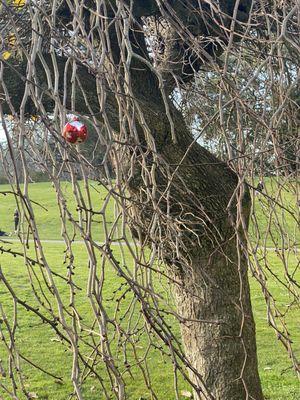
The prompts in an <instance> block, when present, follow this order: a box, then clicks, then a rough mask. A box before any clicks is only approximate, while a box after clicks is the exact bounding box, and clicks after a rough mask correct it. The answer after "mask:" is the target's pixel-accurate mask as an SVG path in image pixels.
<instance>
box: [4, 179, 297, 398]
mask: <svg viewBox="0 0 300 400" xmlns="http://www.w3.org/2000/svg"><path fill="white" fill-rule="evenodd" d="M7 190H10V188H9V187H8V186H5V185H2V186H0V191H1V192H4V191H7ZM62 190H63V193H64V196H65V199H66V201H67V204H68V207H69V208H70V210H71V212H72V215H73V216H74V218H75V219H78V211H77V210H76V204H75V202H74V197H73V194H72V190H71V185H70V184H69V183H62ZM271 190H272V187H271V183H270V188H269V191H271ZM0 196H1V195H0ZM30 196H31V198H32V200H34V201H36V202H38V203H40V204H42V205H43V207H45V208H46V209H47V210H45V209H44V208H41V207H40V206H38V205H35V206H34V210H35V213H36V220H37V224H38V229H39V233H40V236H41V237H42V238H43V239H60V238H61V234H60V230H61V227H60V220H59V217H58V207H57V204H56V200H55V191H54V189H53V188H52V187H51V186H50V184H49V183H39V184H31V185H30ZM106 196H107V193H106V192H105V191H104V190H103V189H101V188H99V187H98V186H96V185H95V186H94V188H91V197H92V203H93V208H94V209H96V210H97V211H100V210H101V208H102V204H103V201H104V199H106ZM285 200H286V202H285V204H286V205H287V206H290V207H292V204H293V203H294V202H295V198H294V195H293V194H292V192H287V194H286V198H285ZM255 201H256V203H255V207H257V209H256V214H257V218H258V219H257V220H258V224H259V227H260V229H261V231H262V232H263V231H264V230H265V228H266V226H267V218H268V215H267V214H268V213H267V212H264V209H263V207H265V205H263V206H262V205H261V202H262V200H261V199H259V198H256V199H255ZM259 207H261V208H259ZM14 209H15V200H14V197H13V196H12V195H10V194H9V195H6V196H1V197H0V216H1V225H0V228H1V229H2V230H4V231H7V232H10V231H11V230H12V224H13V221H12V216H13V211H14ZM283 217H284V221H285V224H286V225H285V226H286V231H287V235H289V237H292V236H295V235H294V221H293V219H292V218H290V216H289V214H288V213H287V214H284V216H283ZM104 218H105V220H106V221H108V222H109V223H110V224H111V223H112V222H113V221H114V219H115V215H114V210H113V204H112V202H109V204H108V206H107V207H106V209H105V210H104ZM94 220H95V221H94V227H93V235H94V237H95V238H96V239H97V240H103V238H104V235H103V226H102V220H103V217H101V216H100V215H96V216H95V218H94ZM68 229H69V231H70V233H71V232H72V229H73V228H72V226H71V224H69V225H68ZM272 230H273V231H274V233H273V237H275V236H274V235H277V233H276V225H274V226H273V227H272ZM76 238H78V239H79V236H77V237H76ZM267 243H268V244H269V245H271V246H272V240H269V239H267ZM29 246H30V249H29V250H28V251H29V254H31V255H33V254H34V249H33V248H32V244H29ZM5 247H6V248H8V247H7V245H6V246H5ZM10 247H12V248H13V249H19V250H20V249H21V248H20V246H19V245H18V244H16V243H14V244H12V245H11V246H10ZM43 248H44V251H45V253H46V256H47V260H48V263H49V265H50V266H51V268H52V269H53V271H55V272H57V273H60V274H61V275H63V276H66V274H67V264H64V262H63V261H64V255H65V253H64V247H63V245H62V244H60V243H44V245H43ZM73 251H74V255H75V270H74V275H73V279H74V281H75V282H76V283H77V284H78V285H79V286H80V287H81V288H82V290H78V291H77V294H76V308H77V309H78V311H79V313H80V315H81V316H82V318H83V320H82V321H83V323H86V324H87V325H88V324H90V323H91V318H92V311H91V306H90V303H89V301H88V299H87V297H86V287H87V281H88V274H89V268H88V264H87V255H86V250H85V247H84V245H83V244H79V243H77V244H76V245H74V246H73ZM114 254H115V256H116V257H117V258H118V259H119V258H120V253H119V250H118V248H117V247H115V248H114ZM125 259H126V263H127V264H128V265H130V264H131V263H132V259H131V257H130V256H129V255H128V253H126V254H125ZM98 261H99V265H100V259H99V260H98ZM268 263H269V265H270V266H271V267H272V270H273V271H275V272H276V273H277V274H278V276H279V277H280V278H283V275H284V274H283V271H282V268H283V267H282V265H281V262H280V260H279V258H278V257H277V255H276V253H275V252H273V251H270V252H268ZM296 265H297V260H296V257H295V256H292V255H291V256H290V258H289V260H288V268H289V270H290V272H292V271H293V270H294V269H295V268H296ZM0 266H1V268H2V270H3V272H4V275H5V277H6V278H7V279H8V280H9V282H10V284H11V286H12V287H13V289H14V291H15V293H16V294H17V295H18V296H19V297H20V298H21V299H22V300H25V301H27V303H28V304H33V305H34V304H37V302H36V300H35V298H34V294H33V291H32V287H31V286H30V284H29V279H28V271H27V269H26V267H25V266H24V263H23V259H22V258H21V257H16V258H15V257H13V256H12V255H9V254H1V253H0ZM36 268H37V269H38V267H36ZM55 282H56V285H57V287H58V289H59V292H60V294H61V297H62V299H63V300H64V302H65V304H69V300H68V299H69V290H70V288H69V286H68V285H66V283H65V282H64V281H62V280H61V279H59V278H55ZM122 283H124V281H123V280H122V278H120V277H119V276H118V274H117V273H116V271H115V270H114V269H113V268H112V266H109V265H107V266H106V267H105V283H104V287H103V302H104V306H105V309H106V311H107V313H108V315H112V314H113V312H114V310H115V305H116V301H115V300H116V296H117V297H118V296H120V295H121V294H122V293H124V290H125V288H126V286H122V287H120V285H121V284H122ZM155 284H156V290H157V291H158V292H159V291H163V290H164V287H162V286H160V285H162V284H163V282H162V283H160V282H158V281H156V282H155ZM250 284H251V293H252V303H253V309H254V315H255V320H256V325H257V346H258V354H259V369H260V375H261V379H262V384H263V388H264V393H265V396H266V399H270V400H282V399H285V400H298V399H299V393H300V385H299V382H298V381H297V379H296V377H295V374H294V373H293V371H292V370H291V369H289V366H290V362H289V360H288V357H287V354H286V351H285V350H284V349H283V347H282V345H281V344H280V343H279V342H278V340H277V339H276V336H275V334H274V332H273V331H272V330H271V329H270V328H269V327H268V324H267V317H266V306H265V303H264V300H263V298H262V293H261V289H260V288H259V286H258V283H257V282H256V281H255V280H254V279H253V278H250ZM268 285H269V289H270V291H271V292H272V293H273V295H274V297H275V298H276V300H277V306H278V307H279V308H280V309H281V310H283V311H284V310H286V308H287V304H289V303H290V299H289V297H288V296H287V292H286V290H285V289H284V288H283V287H282V286H280V285H279V284H278V282H277V281H276V280H275V279H274V278H273V277H272V276H271V275H270V274H269V276H268ZM43 288H44V289H45V286H43ZM120 288H121V289H120ZM119 289H120V290H119ZM114 291H117V292H116V295H114ZM48 296H49V295H48ZM113 297H114V299H113V300H112V298H113ZM131 299H132V294H129V295H128V296H127V297H126V300H123V301H122V305H121V307H120V312H119V314H118V315H119V316H120V315H121V314H122V312H123V311H124V309H125V308H126V307H127V306H128V305H129V304H130V300H131ZM0 303H1V305H2V307H3V309H4V311H5V312H6V313H7V317H8V319H9V320H10V321H11V319H12V315H13V311H12V310H13V302H12V297H11V296H10V295H9V294H8V293H7V290H6V289H5V286H4V284H3V282H1V281H0ZM53 304H54V302H53ZM53 307H55V304H54V305H53ZM68 309H69V310H71V309H70V307H68ZM138 315H139V312H138V307H137V309H136V311H135V313H134V317H133V318H134V320H137V319H138ZM299 317H300V312H299V309H296V308H295V307H291V308H289V312H288V313H287V315H286V321H287V323H288V326H289V329H290V334H291V337H292V338H293V340H294V343H295V348H296V350H297V355H298V357H300V348H299V342H300V330H299ZM170 322H171V324H172V326H173V330H174V332H175V333H176V335H178V337H179V327H178V324H177V322H176V321H175V320H170ZM122 323H123V324H125V323H126V321H123V322H122ZM0 327H2V329H3V330H4V332H5V328H4V327H3V323H2V324H1V323H0ZM111 334H112V332H111ZM56 339H57V338H56V335H55V333H54V332H53V330H51V329H50V328H49V326H47V325H46V324H42V323H41V322H40V320H39V319H38V318H37V317H35V316H33V314H32V313H30V312H27V311H25V310H24V309H23V308H22V307H21V306H19V307H18V329H17V334H16V345H17V347H18V349H19V351H20V352H21V354H23V355H24V356H25V357H28V358H30V359H31V360H32V361H33V362H36V363H37V364H38V365H39V366H40V367H42V368H44V369H45V370H47V371H50V372H51V373H52V374H54V375H56V376H61V377H63V384H61V383H60V382H59V381H57V380H56V379H54V378H50V377H49V376H48V375H46V374H45V373H43V372H41V371H37V370H35V369H33V368H32V367H30V365H28V364H27V363H26V362H25V361H21V365H22V368H23V371H24V382H25V385H26V387H27V389H28V390H29V391H30V392H34V393H36V394H37V395H38V398H39V399H44V400H46V399H48V400H66V399H68V396H69V394H70V393H72V391H73V388H72V384H71V383H70V374H71V366H72V355H71V352H70V351H69V350H68V349H66V347H65V346H64V345H62V344H60V343H59V342H57V341H56ZM112 348H113V351H114V354H115V357H116V359H117V360H118V361H117V362H118V365H120V366H121V368H122V362H123V361H122V358H120V352H119V351H118V347H117V345H116V343H115V342H114V341H113V343H112ZM146 348H147V339H146V337H145V336H143V337H142V338H141V339H140V341H139V342H138V355H139V357H141V356H142V355H143V353H144V352H145V351H146ZM128 351H129V359H131V358H132V354H131V353H130V350H128ZM0 359H2V364H3V366H4V367H6V366H7V355H6V352H5V349H4V344H3V342H2V343H1V342H0ZM148 368H149V371H150V375H151V377H152V382H153V386H154V388H155V392H156V393H157V394H158V398H159V400H160V399H164V400H174V399H175V396H174V390H173V381H172V380H173V366H172V364H171V363H170V360H169V359H168V358H163V357H162V356H161V354H160V353H159V352H158V351H155V350H154V349H152V350H151V351H150V354H149V356H148ZM98 371H99V372H100V373H101V374H102V376H103V377H104V376H106V374H105V372H104V370H103V365H102V364H99V366H98ZM133 371H134V372H135V375H134V378H132V377H131V376H130V375H129V374H128V373H125V375H124V377H125V380H126V385H127V392H128V398H129V400H138V399H139V398H140V397H143V398H144V399H146V400H149V399H150V398H151V397H150V394H149V391H148V390H147V388H146V389H145V385H144V384H143V381H142V377H141V373H140V371H139V370H137V368H133ZM4 381H5V380H4ZM2 382H3V380H2ZM0 384H1V375H0ZM181 389H188V388H187V385H186V384H185V383H184V382H182V380H181V381H180V390H181ZM83 391H84V397H85V399H87V400H96V399H97V400H98V399H101V398H104V396H103V395H102V396H101V389H99V388H98V387H97V385H96V384H95V382H94V380H93V379H92V378H89V379H88V380H87V381H86V383H85V384H84V386H83ZM99 393H100V396H99ZM9 398H10V397H8V396H7V395H6V394H4V393H3V391H1V386H0V399H1V400H8V399H9ZM20 399H22V397H20Z"/></svg>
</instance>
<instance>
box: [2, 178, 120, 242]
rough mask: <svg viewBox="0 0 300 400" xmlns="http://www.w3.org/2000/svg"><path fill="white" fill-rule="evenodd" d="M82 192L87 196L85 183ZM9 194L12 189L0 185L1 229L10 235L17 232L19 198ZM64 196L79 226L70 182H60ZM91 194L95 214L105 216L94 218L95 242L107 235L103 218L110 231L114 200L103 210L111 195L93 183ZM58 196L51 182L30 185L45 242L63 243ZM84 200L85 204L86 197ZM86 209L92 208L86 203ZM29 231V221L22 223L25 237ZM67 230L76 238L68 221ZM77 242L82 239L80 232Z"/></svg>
mask: <svg viewBox="0 0 300 400" xmlns="http://www.w3.org/2000/svg"><path fill="white" fill-rule="evenodd" d="M80 188H81V189H82V192H83V193H84V190H83V184H82V183H81V184H80ZM10 191H11V188H10V186H9V185H0V215H1V222H0V229H1V230H2V231H4V232H7V233H11V232H13V230H14V222H13V213H14V210H15V209H16V198H15V196H14V195H13V194H11V193H7V192H10ZM61 192H62V195H63V197H64V200H65V201H66V206H67V207H68V209H69V210H70V212H71V216H72V218H73V219H74V220H75V221H77V222H78V221H79V216H80V212H79V211H78V208H77V203H76V201H75V199H74V195H73V192H72V186H71V184H70V183H69V182H61ZM5 193H7V194H5ZM90 194H91V202H92V208H93V210H94V211H96V212H100V211H103V216H102V215H99V214H95V215H94V216H93V235H94V238H95V240H103V238H104V233H103V224H102V223H103V220H104V218H105V222H106V225H107V226H108V228H110V227H111V225H112V223H113V222H114V221H115V211H114V204H113V200H112V199H109V201H108V204H107V206H106V207H105V208H104V210H103V204H104V202H105V200H106V199H107V196H109V194H108V192H107V191H105V190H104V189H103V187H102V186H99V185H98V184H97V183H94V182H93V183H91V186H90ZM56 196H57V194H56V191H55V189H54V187H52V185H51V183H49V182H43V183H32V184H30V185H29V197H30V200H31V201H32V206H33V211H34V214H35V219H36V223H37V229H38V233H39V235H40V237H41V238H42V239H47V240H54V239H61V228H62V227H61V220H60V214H59V207H58V204H57V198H56ZM83 197H84V200H85V202H86V200H87V199H86V195H85V194H83ZM86 207H87V208H89V205H88V203H87V202H86ZM81 215H83V218H84V214H83V213H81ZM116 215H117V214H116ZM27 227H28V223H27V221H26V220H23V222H22V221H21V224H20V228H21V231H22V232H24V233H26V232H27ZM67 228H68V233H69V234H70V235H71V236H73V234H74V228H73V225H72V224H71V223H70V222H69V221H67ZM75 239H80V235H79V234H78V232H77V235H76V237H75Z"/></svg>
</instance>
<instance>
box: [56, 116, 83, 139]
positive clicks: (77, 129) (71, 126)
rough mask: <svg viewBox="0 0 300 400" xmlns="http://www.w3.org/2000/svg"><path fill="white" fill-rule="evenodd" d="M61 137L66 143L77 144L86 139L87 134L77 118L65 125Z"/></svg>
mask: <svg viewBox="0 0 300 400" xmlns="http://www.w3.org/2000/svg"><path fill="white" fill-rule="evenodd" d="M62 135H63V137H64V138H65V140H66V141H67V142H69V143H72V144H79V143H82V142H84V141H85V140H86V139H87V136H88V133H87V128H86V126H85V125H84V124H83V123H82V122H80V121H79V119H78V118H74V120H73V121H71V122H68V123H67V124H66V125H65V127H64V130H63V134H62Z"/></svg>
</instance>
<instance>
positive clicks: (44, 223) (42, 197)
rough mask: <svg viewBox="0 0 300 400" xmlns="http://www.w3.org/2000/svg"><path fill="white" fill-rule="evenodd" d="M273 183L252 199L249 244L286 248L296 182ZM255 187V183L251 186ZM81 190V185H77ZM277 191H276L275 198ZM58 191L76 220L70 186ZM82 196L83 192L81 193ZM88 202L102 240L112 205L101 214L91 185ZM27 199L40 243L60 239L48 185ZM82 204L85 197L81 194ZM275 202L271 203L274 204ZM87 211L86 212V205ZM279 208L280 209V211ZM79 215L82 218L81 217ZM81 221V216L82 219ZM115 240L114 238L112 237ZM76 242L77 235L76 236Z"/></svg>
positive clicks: (0, 189) (11, 203)
mask: <svg viewBox="0 0 300 400" xmlns="http://www.w3.org/2000/svg"><path fill="white" fill-rule="evenodd" d="M276 182H277V181H276V179H275V178H273V179H270V178H269V179H266V188H265V190H264V193H265V194H267V197H266V196H263V195H258V196H254V199H255V201H254V204H253V216H252V218H251V223H250V230H249V232H250V235H251V237H252V241H253V243H256V242H258V243H259V244H260V245H264V244H266V245H267V246H269V247H276V246H278V247H287V246H288V245H289V246H293V245H295V244H298V245H299V243H300V231H299V222H298V221H299V207H298V206H297V200H296V195H295V188H296V182H288V183H286V184H285V185H284V186H281V185H279V186H278V184H277V183H276ZM254 185H255V183H254ZM80 187H81V189H83V185H82V184H81V185H80ZM278 187H280V191H279V195H278ZM10 190H11V188H10V186H8V185H0V216H1V220H0V229H1V230H3V231H5V232H8V233H10V232H12V231H13V213H14V210H15V208H16V200H15V197H14V196H13V195H12V194H7V195H6V196H4V195H3V194H2V195H1V193H5V192H7V191H10ZM61 191H62V194H63V196H64V199H65V200H66V205H67V207H68V209H69V210H70V211H71V214H72V217H73V219H74V220H75V221H78V220H79V214H80V213H79V212H78V209H77V204H76V202H75V200H74V195H73V193H72V186H71V184H70V183H68V182H61ZM83 192H84V190H83ZM90 194H91V202H92V207H93V209H94V211H96V212H100V211H103V216H101V215H99V214H95V215H94V216H93V229H92V232H93V237H94V239H96V240H103V239H104V229H103V220H104V218H105V222H106V226H107V227H108V229H110V228H111V227H112V224H113V222H114V221H115V220H116V216H117V213H116V212H115V210H114V204H113V203H114V202H113V200H112V198H109V201H108V204H107V206H106V207H105V208H104V210H102V207H103V203H104V201H105V200H106V199H107V196H109V195H108V193H107V191H106V190H105V189H103V187H102V186H99V185H98V184H97V183H95V182H92V183H91V186H90ZM29 197H30V199H31V200H32V201H33V202H36V203H38V204H40V205H41V206H43V207H41V206H39V205H37V204H35V203H33V210H34V212H35V217H36V221H37V227H38V232H39V235H40V237H41V238H42V239H50V240H51V239H61V222H60V217H59V208H58V205H57V200H56V192H55V190H54V188H53V187H52V186H51V184H50V183H49V182H45V183H32V184H30V185H29ZM83 197H84V198H85V201H86V196H85V194H83ZM274 200H275V201H274ZM86 205H87V208H89V206H88V204H87V203H86ZM280 205H283V206H284V208H282V207H281V206H280ZM82 215H83V214H82ZM83 218H84V215H83ZM27 226H28V224H27V222H26V221H24V223H23V224H21V228H22V231H23V232H25V233H26V232H27ZM67 227H68V232H69V234H70V235H71V236H72V235H73V233H74V228H73V226H72V224H71V223H70V222H69V221H68V222H67ZM115 236H116V235H115ZM75 238H76V239H80V235H79V234H78V232H77V234H76V237H75Z"/></svg>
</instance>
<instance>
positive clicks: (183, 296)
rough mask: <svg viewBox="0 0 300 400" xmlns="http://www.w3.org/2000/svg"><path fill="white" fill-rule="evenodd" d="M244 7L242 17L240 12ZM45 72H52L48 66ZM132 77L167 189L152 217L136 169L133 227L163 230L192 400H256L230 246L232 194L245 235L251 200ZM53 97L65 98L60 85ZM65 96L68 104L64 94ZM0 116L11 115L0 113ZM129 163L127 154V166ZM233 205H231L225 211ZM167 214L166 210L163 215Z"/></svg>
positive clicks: (136, 73) (243, 288)
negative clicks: (157, 223)
mask: <svg viewBox="0 0 300 400" xmlns="http://www.w3.org/2000/svg"><path fill="white" fill-rule="evenodd" d="M146 3H147V2H145V5H144V6H143V7H138V6H136V13H137V17H139V16H142V15H147V13H149V15H151V12H155V13H157V12H158V10H159V6H161V3H162V2H159V1H157V2H156V3H155V2H153V1H151V2H149V7H150V8H147V6H146ZM173 3H174V2H173ZM178 3H181V2H178ZM227 3H228V4H229V3H230V5H231V11H232V4H233V2H227ZM241 3H243V7H244V4H245V3H247V2H245V1H243V2H241ZM242 12H244V9H243V10H242ZM139 14H140V15H139ZM200 31H201V29H200ZM111 36H113V35H111ZM57 58H58V59H59V57H57ZM48 64H49V65H51V62H50V59H49V60H48ZM64 66H65V60H64V59H60V60H59V68H61V76H63V69H64ZM134 67H135V68H133V69H132V71H131V72H132V82H133V91H134V94H135V97H136V101H137V102H138V104H139V106H140V108H141V109H142V111H143V114H144V117H145V120H146V123H147V125H148V127H149V128H150V131H151V134H152V136H153V138H154V141H155V145H156V152H157V154H156V155H155V157H154V156H153V154H151V152H150V154H149V155H147V156H146V157H147V164H148V168H149V170H150V169H151V166H152V165H153V164H154V163H155V164H156V165H155V166H156V175H155V180H156V184H157V187H158V190H159V193H161V194H162V193H163V192H164V190H165V189H166V187H168V188H169V194H170V195H169V197H168V202H169V203H168V204H167V200H166V199H165V198H164V197H162V200H161V201H160V202H158V203H157V208H156V209H155V210H154V209H153V204H152V203H149V202H148V203H147V202H145V203H143V202H141V201H140V200H141V199H143V198H144V193H145V191H146V190H147V189H149V188H145V187H144V186H143V185H144V183H143V181H142V180H141V174H140V169H139V167H138V165H136V166H135V172H134V173H133V175H132V176H131V180H130V182H129V183H128V189H129V191H130V193H131V195H132V199H133V200H138V201H133V202H134V203H135V204H136V206H135V211H136V212H137V215H136V222H137V224H138V225H139V226H141V227H142V228H143V229H144V231H145V235H147V232H148V230H149V226H150V224H151V215H153V212H156V213H158V214H159V218H160V219H161V225H162V226H165V229H163V230H162V231H160V236H157V237H156V236H155V235H154V236H152V237H151V240H156V241H158V242H159V241H161V240H163V242H164V250H163V251H164V257H165V261H166V263H167V264H168V266H169V269H170V271H172V273H173V274H174V275H176V279H177V280H180V282H181V285H180V286H175V287H174V294H175V299H176V304H177V309H178V312H179V314H180V315H182V316H183V318H184V322H183V323H182V324H181V332H182V341H183V343H184V347H185V350H186V354H187V357H188V358H189V360H190V362H191V364H192V366H193V367H194V368H195V369H196V370H197V371H198V374H199V375H197V374H195V373H193V372H191V377H192V379H193V381H194V382H195V383H199V387H200V390H199V391H198V392H197V393H196V394H195V396H196V398H197V399H204V398H206V397H205V396H204V394H201V388H202V384H201V383H200V381H199V376H201V377H202V378H203V381H204V382H205V386H206V388H207V390H208V391H209V392H210V393H211V396H210V397H209V398H211V399H212V398H213V399H218V400H246V399H249V400H250V399H252V400H262V399H263V394H262V390H261V385H260V379H259V374H258V368H257V354H256V342H255V324H254V320H253V315H252V309H251V302H250V292H249V283H248V278H247V261H246V259H245V257H244V256H242V255H241V254H242V251H241V249H240V248H239V245H238V244H237V243H238V241H237V240H236V239H237V235H238V232H237V231H236V229H235V227H234V221H235V217H236V213H237V210H236V207H237V195H236V193H238V192H239V190H244V196H243V207H244V212H243V213H244V215H243V218H244V220H245V224H246V225H247V218H248V212H249V202H250V198H249V195H248V193H247V190H246V189H245V188H242V189H238V190H237V185H238V179H237V176H236V174H235V173H234V172H233V171H232V170H231V169H230V168H229V167H228V166H227V165H226V164H225V163H223V162H221V161H220V160H218V159H216V158H215V157H214V156H213V155H212V154H210V153H209V152H208V151H207V150H205V149H204V148H203V147H201V146H200V145H199V144H198V143H194V142H193V138H192V135H191V133H190V132H189V131H188V129H187V127H186V125H185V123H184V120H183V117H182V115H181V114H180V112H179V111H178V110H176V109H175V107H174V106H173V105H172V103H171V102H169V104H168V106H169V108H170V112H171V115H172V119H173V121H174V126H175V131H174V133H175V137H176V140H175V141H174V137H172V130H171V128H170V121H169V119H168V118H167V115H166V112H165V103H164V101H163V98H162V95H161V92H160V89H159V85H158V83H157V80H156V77H155V76H154V75H153V74H152V72H151V71H150V70H149V69H148V68H147V67H146V66H145V65H142V64H141V65H139V68H136V65H135V66H134ZM18 70H19V71H20V72H21V73H23V74H24V71H25V69H23V72H22V70H20V68H19V67H18ZM12 71H13V70H11V69H9V68H7V70H5V72H4V83H5V85H6V88H7V90H8V92H9V94H10V98H11V100H12V103H13V105H14V107H15V108H16V110H17V109H18V107H19V105H20V99H22V94H23V92H24V81H22V80H21V79H18V78H16V75H15V72H14V71H13V72H12ZM177 72H178V71H177ZM52 74H53V72H52ZM77 75H78V77H79V79H80V83H81V86H82V87H83V88H84V89H85V91H86V92H87V93H88V94H89V98H88V102H89V104H90V106H91V108H92V111H93V112H94V114H95V115H97V117H98V118H99V119H101V113H99V102H98V97H97V93H96V89H95V88H96V80H95V77H94V75H93V73H92V72H91V71H89V70H88V69H87V68H85V67H80V68H78V70H77ZM35 76H36V77H38V80H39V82H41V83H42V82H45V76H44V72H43V67H42V64H40V63H37V68H36V71H35ZM141 76H143V82H144V81H145V80H144V78H145V77H146V79H147V82H151V85H150V84H149V85H143V84H142V85H140V84H139V80H140V79H141ZM60 88H61V90H62V89H63V83H62V82H61V86H60ZM102 89H103V88H101V90H102ZM108 89H110V90H111V91H110V90H108V97H107V103H106V105H107V107H106V114H107V116H108V117H109V122H110V125H111V127H112V128H113V129H114V130H115V132H118V129H119V118H118V111H117V107H116V102H115V98H114V95H113V94H112V91H113V88H109V87H108ZM41 90H42V92H43V96H42V98H41V101H42V102H43V104H44V107H45V108H46V109H47V110H48V111H51V109H52V108H53V105H54V102H55V99H54V98H53V96H51V93H50V92H51V90H49V88H48V89H47V90H46V89H45V88H44V89H43V88H42V85H41ZM33 92H34V91H32V93H33ZM66 95H67V97H68V94H66ZM62 96H63V93H62ZM116 96H118V95H116ZM68 100H70V99H68V98H67V102H66V104H67V107H68V105H69V104H70V102H69V101H68ZM36 103H37V101H36ZM85 103H86V99H85V98H83V96H82V95H80V90H79V91H78V95H77V96H76V102H75V110H73V111H78V112H79V113H83V114H86V115H89V114H90V109H89V107H86V106H85ZM3 106H4V110H6V111H7V112H8V107H7V104H4V105H3ZM35 108H37V104H36V105H34V101H33V102H31V103H28V110H27V111H28V112H29V113H32V112H35V111H34V109H35ZM136 126H137V129H138V132H139V136H140V142H141V144H142V146H141V150H140V151H141V156H145V153H146V152H147V139H146V138H145V136H144V131H143V129H142V127H141V124H140V121H139V120H138V119H137V120H136ZM143 148H146V149H145V150H143ZM187 150H188V151H187ZM130 156H131V154H130V152H129V153H128V157H129V158H130ZM175 170H176V174H175V176H174V179H173V180H172V182H170V181H169V180H168V176H170V175H172V173H173V172H175ZM169 199H171V200H169ZM231 199H233V201H231V205H230V207H228V205H229V203H230V200H231ZM145 201H146V200H145ZM168 205H170V209H169V211H168V215H167V214H166V209H167V207H168ZM167 218H171V219H172V220H173V221H175V220H176V221H178V231H177V232H176V231H171V232H170V231H168V224H167ZM179 231H180V232H179ZM179 233H180V235H181V236H180V238H181V239H180V243H181V247H180V254H179V255H178V252H176V251H175V250H174V236H175V235H177V234H179ZM172 235H173V237H172ZM182 260H184V262H183V261H182Z"/></svg>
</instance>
